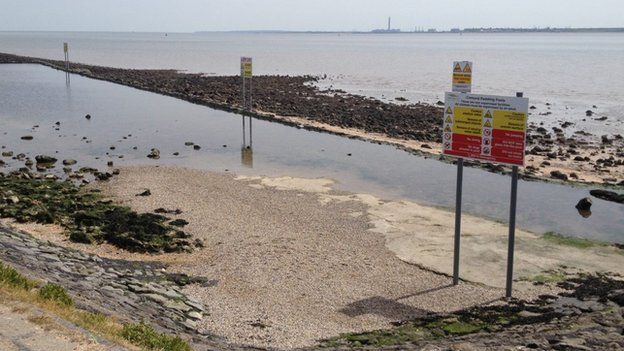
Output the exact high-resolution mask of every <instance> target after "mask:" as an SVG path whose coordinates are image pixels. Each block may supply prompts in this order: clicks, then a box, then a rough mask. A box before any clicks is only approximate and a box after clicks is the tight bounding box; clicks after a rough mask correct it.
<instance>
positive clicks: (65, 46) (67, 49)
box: [63, 43, 69, 53]
mask: <svg viewBox="0 0 624 351" xmlns="http://www.w3.org/2000/svg"><path fill="white" fill-rule="evenodd" d="M67 51H69V46H68V45H67V43H63V52H64V53H67Z"/></svg>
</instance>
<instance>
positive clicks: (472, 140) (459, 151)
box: [443, 67, 529, 166]
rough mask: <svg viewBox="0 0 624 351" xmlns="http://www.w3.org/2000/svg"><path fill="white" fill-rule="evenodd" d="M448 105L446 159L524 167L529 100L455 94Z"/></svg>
mask: <svg viewBox="0 0 624 351" xmlns="http://www.w3.org/2000/svg"><path fill="white" fill-rule="evenodd" d="M463 69H464V68H463V67H462V70H463ZM445 105H446V106H445V108H444V111H445V117H444V126H443V130H444V135H443V139H444V142H443V146H444V154H445V155H451V156H458V157H463V158H471V159H476V160H482V161H488V162H497V163H504V164H509V165H518V166H523V165H524V149H525V141H526V125H527V115H528V110H529V100H528V99H526V98H518V97H507V96H494V95H478V94H462V93H455V92H453V93H446V96H445Z"/></svg>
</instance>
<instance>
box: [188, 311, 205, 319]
mask: <svg viewBox="0 0 624 351" xmlns="http://www.w3.org/2000/svg"><path fill="white" fill-rule="evenodd" d="M186 316H187V317H189V318H191V319H195V320H200V319H202V317H203V316H202V314H201V313H199V312H197V311H191V312H188V313H187V314H186Z"/></svg>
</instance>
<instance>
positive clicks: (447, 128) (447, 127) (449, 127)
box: [444, 126, 453, 133]
mask: <svg viewBox="0 0 624 351" xmlns="http://www.w3.org/2000/svg"><path fill="white" fill-rule="evenodd" d="M444 131H445V132H448V133H450V132H452V131H453V130H452V129H451V126H446V128H444Z"/></svg>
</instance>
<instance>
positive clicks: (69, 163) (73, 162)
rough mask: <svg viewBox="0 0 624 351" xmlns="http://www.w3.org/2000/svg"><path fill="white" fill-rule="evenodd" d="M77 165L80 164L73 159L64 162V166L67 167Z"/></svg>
mask: <svg viewBox="0 0 624 351" xmlns="http://www.w3.org/2000/svg"><path fill="white" fill-rule="evenodd" d="M76 163H78V161H76V160H73V159H67V160H63V164H64V165H65V166H71V165H75V164H76Z"/></svg>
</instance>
